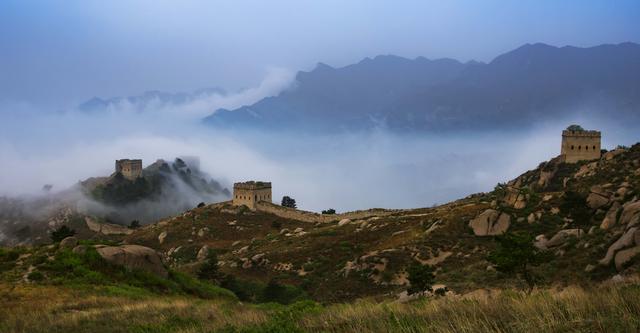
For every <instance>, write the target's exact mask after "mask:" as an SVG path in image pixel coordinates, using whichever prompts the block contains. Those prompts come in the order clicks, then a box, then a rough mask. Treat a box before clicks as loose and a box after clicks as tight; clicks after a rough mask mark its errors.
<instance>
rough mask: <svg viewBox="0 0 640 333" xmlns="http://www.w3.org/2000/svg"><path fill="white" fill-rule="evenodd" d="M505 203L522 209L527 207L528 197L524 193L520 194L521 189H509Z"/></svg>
mask: <svg viewBox="0 0 640 333" xmlns="http://www.w3.org/2000/svg"><path fill="white" fill-rule="evenodd" d="M504 203H505V204H507V205H508V206H511V207H513V208H515V209H522V208H525V207H527V197H526V195H525V194H524V193H521V192H520V189H518V188H515V187H507V189H506V194H505V197H504Z"/></svg>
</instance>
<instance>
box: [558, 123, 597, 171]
mask: <svg viewBox="0 0 640 333" xmlns="http://www.w3.org/2000/svg"><path fill="white" fill-rule="evenodd" d="M600 139H601V136H600V132H599V131H587V130H585V129H583V128H582V127H580V126H578V125H571V126H569V127H567V129H566V130H564V131H562V148H561V149H560V154H561V156H562V161H563V162H566V163H575V162H578V161H589V160H597V159H599V158H600Z"/></svg>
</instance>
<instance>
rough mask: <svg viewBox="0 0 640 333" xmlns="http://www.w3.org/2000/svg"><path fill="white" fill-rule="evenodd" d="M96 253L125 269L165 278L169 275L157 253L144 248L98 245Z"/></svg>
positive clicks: (137, 246)
mask: <svg viewBox="0 0 640 333" xmlns="http://www.w3.org/2000/svg"><path fill="white" fill-rule="evenodd" d="M96 251H98V253H99V254H100V256H101V257H102V258H103V259H104V260H106V261H107V262H109V263H112V264H116V265H120V266H124V267H126V268H127V269H139V270H143V271H146V272H149V273H152V274H155V275H158V276H161V277H165V278H166V277H167V276H168V275H169V273H168V272H167V270H166V268H165V267H164V265H163V264H162V261H161V260H160V256H159V255H158V253H156V251H155V250H153V249H151V248H148V247H146V246H140V245H122V246H105V245H98V246H96Z"/></svg>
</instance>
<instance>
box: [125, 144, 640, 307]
mask: <svg viewBox="0 0 640 333" xmlns="http://www.w3.org/2000/svg"><path fill="white" fill-rule="evenodd" d="M638 194H640V144H636V145H635V146H633V147H631V148H628V149H618V150H615V151H611V152H608V153H607V154H605V155H604V156H603V158H602V159H601V160H599V161H594V162H582V163H578V164H565V163H560V162H559V160H558V159H553V160H551V161H549V162H545V163H542V164H541V165H540V166H539V167H538V168H536V169H534V170H531V171H529V172H527V173H525V174H523V175H522V176H520V177H518V178H516V179H514V180H513V181H511V182H509V183H507V184H501V185H499V186H497V187H496V189H495V190H494V191H492V192H490V193H480V194H476V195H472V196H469V197H467V198H465V199H461V200H458V201H455V202H452V203H449V204H446V205H442V206H439V207H434V208H421V209H413V210H399V211H383V210H372V211H365V212H358V213H353V214H346V215H336V216H335V217H333V218H328V217H324V218H323V219H327V220H331V221H329V222H315V223H314V222H310V221H314V220H316V218H310V216H311V217H313V216H314V215H312V214H310V213H303V212H299V211H294V210H286V209H284V208H278V209H279V210H280V211H278V210H277V209H275V208H274V209H267V208H268V205H263V206H264V207H263V208H261V209H260V210H258V211H249V210H247V209H243V208H242V207H233V206H231V205H230V204H229V203H221V204H216V205H210V206H206V207H202V208H197V209H194V210H191V211H188V212H186V213H184V214H182V215H181V216H178V217H175V218H172V219H169V220H165V221H162V222H159V223H157V224H152V225H149V226H145V227H144V228H142V229H140V230H137V231H135V232H134V233H132V234H130V235H128V236H126V242H127V243H135V244H142V245H145V246H149V247H152V248H155V249H157V250H158V251H159V252H160V253H162V256H163V257H164V259H165V261H166V262H167V263H168V264H169V265H171V266H172V267H174V269H178V270H184V271H187V272H194V271H195V270H196V269H197V268H198V267H199V265H200V264H201V262H202V261H201V260H202V259H203V257H202V253H204V252H206V249H213V250H215V251H216V252H217V253H218V258H219V260H220V267H221V269H222V271H224V272H225V273H228V274H230V275H232V276H234V277H236V278H237V279H239V280H240V281H253V282H256V283H263V284H266V283H267V282H269V281H272V280H275V281H278V282H279V283H283V284H290V285H296V286H299V287H301V288H303V289H304V290H306V291H307V293H309V294H310V295H311V296H312V297H313V298H315V299H317V300H320V301H325V302H335V301H344V300H352V299H354V298H359V297H364V296H376V297H380V296H385V295H387V296H388V295H395V294H397V293H400V292H401V291H403V290H405V289H406V288H407V283H408V281H407V274H406V269H407V267H408V265H409V264H411V263H412V262H414V261H419V262H421V263H423V264H429V265H432V266H434V267H435V268H436V279H437V282H438V283H442V284H445V285H447V286H448V288H449V289H451V290H453V291H454V292H456V293H464V292H467V291H471V290H475V289H478V288H491V287H505V286H519V285H520V283H521V282H519V281H517V280H511V279H505V278H503V276H501V275H500V274H499V273H497V272H495V270H493V268H492V266H491V264H490V263H489V262H487V260H486V258H487V254H488V252H489V251H490V250H491V249H493V248H494V247H495V246H496V245H495V241H494V239H493V237H491V235H490V234H489V235H487V232H489V233H491V231H492V230H504V229H506V230H508V231H509V232H519V233H526V234H530V235H532V236H536V246H538V247H540V248H542V249H545V250H546V251H548V253H550V254H551V255H552V259H551V260H550V261H549V262H547V263H545V264H544V265H542V266H541V267H540V269H539V274H540V275H541V277H542V278H543V281H544V284H548V285H567V284H592V283H599V282H601V281H604V280H606V279H609V278H611V277H613V276H615V275H617V274H622V275H629V274H635V273H636V272H637V271H638V268H639V267H640V266H639V265H640V261H638V260H636V259H635V258H636V254H637V253H638V252H639V251H638V249H640V231H637V230H638V229H637V225H638V224H640V201H639V200H638ZM265 207H266V208H265ZM500 216H502V217H500ZM317 219H322V218H321V217H317ZM472 221H473V222H472ZM505 221H506V222H505ZM633 237H636V238H635V240H634V238H633ZM621 239H622V240H621ZM203 249H205V250H203ZM198 253H201V255H200V256H199V255H198ZM232 287H233V286H232ZM236 287H237V288H240V287H238V286H236ZM236 291H238V290H236Z"/></svg>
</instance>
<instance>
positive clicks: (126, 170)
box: [116, 159, 142, 180]
mask: <svg viewBox="0 0 640 333" xmlns="http://www.w3.org/2000/svg"><path fill="white" fill-rule="evenodd" d="M116 173H121V174H122V175H123V176H124V178H127V179H129V180H135V179H136V178H138V177H142V160H127V159H125V160H116Z"/></svg>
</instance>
